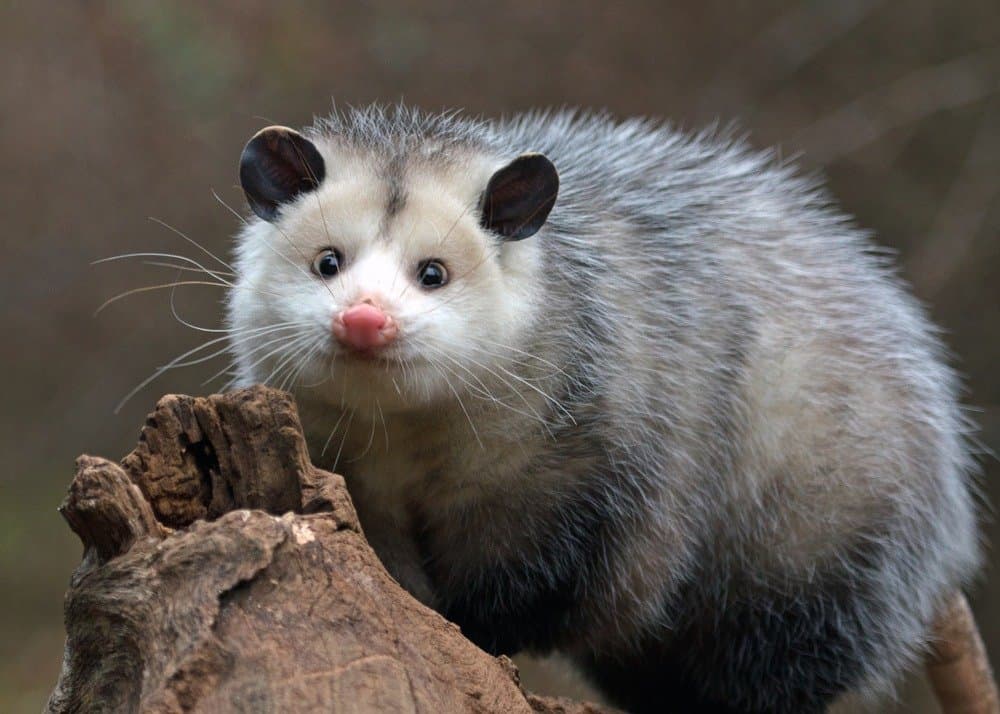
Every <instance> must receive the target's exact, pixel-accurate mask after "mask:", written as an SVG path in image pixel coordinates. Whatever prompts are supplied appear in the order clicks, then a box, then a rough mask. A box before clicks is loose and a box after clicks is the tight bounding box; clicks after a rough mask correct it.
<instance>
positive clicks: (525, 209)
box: [481, 154, 559, 240]
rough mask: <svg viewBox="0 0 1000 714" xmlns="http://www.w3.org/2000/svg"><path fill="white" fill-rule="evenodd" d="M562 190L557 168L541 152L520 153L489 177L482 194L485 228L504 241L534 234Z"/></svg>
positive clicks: (547, 215) (543, 222) (482, 220)
mask: <svg viewBox="0 0 1000 714" xmlns="http://www.w3.org/2000/svg"><path fill="white" fill-rule="evenodd" d="M558 193H559V174H558V172H557V171H556V167H555V166H553V164H552V162H551V161H549V160H548V158H546V157H545V156H543V155H542V154H521V155H520V156H518V157H517V158H516V159H514V160H513V161H511V162H510V163H509V164H507V165H506V166H504V167H503V168H502V169H500V170H498V171H497V172H496V173H495V174H493V176H491V177H490V182H489V183H488V184H487V185H486V192H485V193H484V194H483V215H482V218H481V223H482V226H483V228H485V229H487V230H489V231H493V232H494V233H496V234H498V235H500V236H501V237H502V238H503V239H504V240H522V239H524V238H527V237H528V236H533V235H535V233H537V232H538V229H539V228H541V227H542V226H543V225H544V224H545V219H546V218H548V217H549V211H551V210H552V206H554V205H555V203H556V195H557V194H558Z"/></svg>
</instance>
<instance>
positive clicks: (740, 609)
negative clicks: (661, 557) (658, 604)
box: [581, 582, 887, 714]
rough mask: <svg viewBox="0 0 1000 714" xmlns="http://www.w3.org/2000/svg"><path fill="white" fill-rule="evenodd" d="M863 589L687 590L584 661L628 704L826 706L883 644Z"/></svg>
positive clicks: (779, 709) (767, 708)
mask: <svg viewBox="0 0 1000 714" xmlns="http://www.w3.org/2000/svg"><path fill="white" fill-rule="evenodd" d="M870 595H871V593H867V592H864V588H863V586H862V587H860V588H858V590H857V591H856V590H854V589H853V588H852V587H848V586H847V585H846V584H844V583H836V582H826V583H825V584H824V585H823V586H817V587H813V588H809V589H808V590H800V591H799V592H798V593H794V594H792V593H778V592H775V591H769V592H767V591H765V592H761V591H756V592H746V593H744V594H742V595H740V596H737V597H729V598H726V599H725V601H724V602H718V601H717V602H714V603H711V602H706V600H705V599H704V598H699V596H698V594H696V593H694V594H692V593H687V594H685V595H684V597H683V600H684V601H685V602H684V604H683V605H681V606H680V608H682V609H680V610H674V612H675V615H674V616H672V617H670V618H669V619H671V620H672V621H673V625H672V626H670V627H667V626H663V627H661V628H659V629H658V630H657V631H655V632H650V631H647V634H646V635H644V636H643V637H642V638H641V640H640V642H638V643H637V646H636V647H635V648H634V649H631V650H629V651H627V652H623V653H619V654H615V653H609V652H601V653H599V654H596V655H590V656H587V657H584V658H582V659H581V664H582V666H583V668H584V670H585V672H586V673H587V674H588V675H589V676H590V677H591V679H592V680H593V681H594V683H595V684H597V685H598V687H600V688H601V689H602V690H603V691H604V692H605V694H607V695H608V697H609V698H610V699H611V701H612V702H613V703H615V704H617V705H619V706H621V707H623V708H625V709H627V710H628V711H634V712H654V711H656V712H658V711H665V710H673V711H697V712H718V713H720V714H721V713H723V712H733V713H735V712H742V713H744V714H748V713H757V712H759V713H761V714H763V712H774V713H776V714H783V713H787V714H793V713H794V714H808V713H810V712H824V711H826V709H827V707H828V706H829V705H830V704H832V703H833V701H834V700H835V699H837V697H839V696H840V695H841V694H844V693H846V692H848V691H851V690H854V689H856V688H857V687H859V686H860V685H861V684H862V683H863V682H864V681H865V675H866V672H867V671H868V669H869V668H870V667H872V666H873V664H874V662H873V659H874V658H875V657H876V656H878V655H882V654H887V650H885V649H884V648H886V647H887V643H886V642H885V641H883V640H882V635H880V634H879V633H877V632H875V631H874V630H875V629H876V628H874V627H871V626H870V623H871V622H872V621H873V619H874V621H877V620H878V617H879V612H878V607H879V606H878V605H873V604H872V603H871V601H870V600H869V599H868V597H869V596H870ZM678 615H679V616H678ZM667 619H668V618H665V621H666V620H667Z"/></svg>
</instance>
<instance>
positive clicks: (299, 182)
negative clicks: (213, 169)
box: [240, 126, 326, 221]
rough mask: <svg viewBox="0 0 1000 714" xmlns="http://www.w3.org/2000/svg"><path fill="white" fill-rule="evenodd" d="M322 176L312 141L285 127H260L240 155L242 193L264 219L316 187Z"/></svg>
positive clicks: (254, 210) (323, 166) (322, 170)
mask: <svg viewBox="0 0 1000 714" xmlns="http://www.w3.org/2000/svg"><path fill="white" fill-rule="evenodd" d="M324 176H326V166H325V164H324V163H323V157H322V156H320V154H319V151H318V150H317V149H316V147H315V146H314V145H313V143H312V142H311V141H309V140H308V139H307V138H305V137H304V136H302V135H301V134H300V133H298V132H297V131H295V130H294V129H289V128H288V127H286V126H269V127H267V128H266V129H261V130H260V131H258V132H257V133H256V134H254V136H253V138H252V139H250V141H248V142H247V145H246V146H245V147H244V148H243V155H242V156H240V184H241V185H242V186H243V192H244V193H245V194H246V196H247V201H249V203H250V208H252V209H253V212H254V213H256V214H257V215H258V216H260V217H261V218H263V219H264V220H265V221H273V220H274V219H275V217H276V216H277V214H278V208H279V207H280V205H281V204H282V203H287V202H288V201H291V200H292V199H293V198H295V197H296V196H298V195H299V194H300V193H306V192H308V191H313V190H315V189H316V187H317V186H319V185H320V183H322V181H323V177H324Z"/></svg>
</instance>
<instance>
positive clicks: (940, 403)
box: [231, 107, 978, 711]
mask: <svg viewBox="0 0 1000 714" xmlns="http://www.w3.org/2000/svg"><path fill="white" fill-rule="evenodd" d="M309 136H311V137H312V138H313V139H314V140H315V141H317V142H321V141H328V142H333V143H335V144H336V145H338V146H341V147H350V148H351V150H353V151H355V152H357V153H359V154H360V155H362V156H366V157H368V159H367V160H369V161H370V162H371V163H372V164H373V165H376V166H380V167H383V170H382V172H381V175H382V176H383V177H384V180H385V181H386V183H387V185H388V186H389V191H388V194H387V195H388V196H390V199H389V202H388V208H389V210H388V211H387V216H386V220H389V219H390V218H392V216H393V215H394V214H395V213H396V212H398V210H399V208H400V206H401V205H402V203H403V202H404V201H405V196H406V195H407V189H406V187H407V186H408V185H409V183H408V182H410V181H413V180H416V179H414V178H412V176H415V175H416V176H419V172H414V171H410V170H409V169H410V168H411V167H414V166H421V165H423V166H442V167H443V166H461V165H463V163H465V162H468V161H470V157H478V158H482V157H486V159H488V160H489V161H492V162H493V163H494V164H496V165H501V164H502V163H504V162H506V161H509V160H510V159H511V158H513V157H514V156H517V155H519V154H521V153H523V152H525V151H538V152H541V153H544V154H545V155H546V156H548V157H549V158H550V159H551V160H552V161H553V163H554V164H555V166H556V167H557V168H558V170H559V173H560V182H561V189H560V195H559V198H558V200H557V202H556V205H555V208H554V209H553V210H552V213H551V215H550V217H549V220H548V223H547V224H546V225H545V226H544V227H543V228H542V230H541V231H540V232H539V233H538V234H537V235H535V236H533V237H531V238H529V239H528V241H537V242H538V245H539V246H540V249H541V255H542V266H541V268H540V270H539V271H538V272H537V277H538V280H539V281H540V285H539V294H538V296H537V298H536V299H538V300H540V301H541V304H543V305H544V306H545V312H546V315H547V316H548V319H545V320H541V321H539V322H538V324H534V325H532V329H531V330H529V331H526V332H525V333H524V337H523V341H522V342H520V343H519V344H517V345H514V346H512V347H513V348H516V349H517V350H518V354H521V355H525V357H522V358H521V359H513V358H511V359H507V360H506V361H503V362H502V363H501V366H495V365H494V370H495V371H494V373H493V374H492V375H491V374H489V373H487V372H484V371H481V370H479V369H478V368H477V367H476V366H475V365H472V364H465V365H463V366H462V368H463V369H465V370H466V372H467V373H468V374H469V375H473V373H474V377H475V379H473V378H472V377H469V378H467V379H465V380H458V381H462V384H458V383H457V381H456V387H457V389H458V390H459V392H458V393H456V401H455V402H454V403H452V404H451V407H450V408H449V409H444V410H441V409H440V408H438V409H434V410H427V411H421V412H419V413H415V414H405V413H404V414H398V415H392V416H389V417H386V416H385V415H381V423H380V424H379V426H378V428H379V429H381V428H382V427H383V426H384V427H385V429H386V439H387V442H389V443H391V444H392V448H393V449H395V450H397V451H401V452H404V453H411V454H412V463H413V469H414V475H413V476H412V486H411V488H410V490H409V493H411V495H412V497H411V498H410V500H409V502H408V504H407V508H406V516H405V518H404V517H401V516H400V515H399V514H398V513H396V514H395V515H394V516H393V517H392V518H388V517H384V514H383V511H382V507H381V504H379V503H377V502H372V500H373V498H374V497H373V496H372V492H371V491H369V490H368V488H367V486H366V479H369V478H370V474H369V472H368V471H365V470H364V469H365V468H368V467H367V466H365V464H367V463H368V462H367V461H365V459H366V458H368V457H366V454H367V453H368V450H369V448H370V446H371V439H370V438H369V429H371V433H372V434H375V433H376V421H375V420H376V417H375V416H374V415H371V414H370V415H368V417H365V416H363V415H362V416H357V415H356V414H355V410H351V417H350V420H349V421H346V423H347V426H345V427H343V429H344V432H345V433H344V443H345V444H346V445H347V446H346V447H345V448H346V451H345V453H344V458H343V459H342V460H341V461H340V462H339V464H338V466H340V470H341V471H343V472H345V475H347V477H348V479H349V486H351V487H352V493H353V494H354V496H355V499H356V501H357V503H358V508H359V511H360V513H361V517H362V522H363V523H364V526H365V529H366V532H368V533H369V535H370V536H371V538H372V540H373V543H374V544H375V546H376V548H377V549H378V550H379V552H380V555H382V556H383V559H384V560H385V561H386V563H387V565H388V567H389V568H390V570H392V571H393V573H394V574H395V575H396V576H397V577H398V578H399V579H400V580H401V581H403V582H404V584H406V585H407V586H408V587H410V588H411V589H412V590H414V591H415V592H416V593H417V594H418V595H420V596H421V597H423V598H424V599H425V600H427V601H429V602H431V603H432V604H434V605H435V606H436V607H438V608H439V609H441V610H442V611H443V612H444V613H445V614H447V615H449V616H451V617H453V618H455V619H456V620H457V621H459V624H461V625H462V626H463V628H465V629H466V631H467V632H469V633H470V635H471V636H473V637H474V638H475V639H477V641H478V642H480V644H482V645H483V646H484V647H487V648H490V649H494V650H512V649H518V648H522V647H523V648H529V649H536V650H542V651H544V650H547V649H550V648H557V649H560V650H563V651H566V652H568V653H569V654H570V655H571V656H573V657H575V658H577V659H578V660H580V661H581V662H582V663H584V666H585V667H586V668H587V669H588V671H590V672H591V673H592V674H593V676H594V677H595V680H596V681H598V683H600V684H602V685H603V686H605V687H607V689H608V691H609V692H610V694H611V695H612V696H615V697H618V701H620V702H621V703H623V704H625V705H627V706H630V707H635V708H637V709H642V708H644V707H648V706H655V705H651V702H653V701H655V697H656V696H660V695H663V696H666V695H667V688H668V683H665V684H664V685H663V689H662V691H657V690H653V691H650V692H648V693H646V694H643V696H638V697H632V698H629V694H628V690H629V689H630V688H633V689H634V685H633V684H631V683H630V682H628V681H620V680H621V678H622V677H623V676H625V675H626V674H627V672H626V673H624V674H623V672H622V671H620V670H621V669H622V668H621V667H620V665H621V663H625V664H626V665H628V663H629V662H638V663H642V662H646V663H648V662H650V661H656V662H659V661H661V660H662V662H663V663H664V664H663V666H664V667H676V668H677V669H678V672H680V674H678V675H677V680H678V681H671V682H670V683H669V687H670V688H672V690H671V691H673V690H677V691H680V690H683V691H684V692H685V693H684V694H683V695H678V696H686V697H689V700H688V699H684V700H683V701H690V702H691V705H692V706H702V707H706V710H707V708H710V707H713V706H714V707H717V709H716V710H718V711H809V710H817V711H819V710H821V709H822V707H824V706H825V705H826V703H828V702H829V701H830V700H832V699H834V698H835V697H836V696H838V695H839V694H841V693H842V692H844V691H849V690H850V691H857V690H864V691H876V690H881V689H884V688H885V687H886V686H887V684H889V683H891V682H892V681H893V680H895V679H896V678H897V677H898V675H899V673H900V671H901V670H902V669H903V668H905V667H906V666H908V665H909V664H911V663H912V662H913V661H914V658H915V657H916V656H917V655H918V654H919V653H920V652H921V650H922V648H923V647H924V646H925V644H926V638H927V630H928V624H929V622H930V619H931V617H932V615H933V613H934V610H935V608H936V607H937V606H938V605H939V603H941V601H942V600H943V598H945V597H947V595H948V594H949V593H951V592H952V591H953V590H954V589H955V588H958V587H961V586H962V585H963V584H965V583H966V582H967V581H968V579H969V578H970V576H971V574H972V573H973V572H974V570H975V568H976V565H977V560H978V557H977V544H976V539H977V537H976V527H975V517H974V512H973V510H974V509H973V506H972V502H971V497H970V488H971V487H970V484H969V473H970V469H971V467H972V460H971V458H970V451H969V447H968V444H967V438H966V437H967V433H968V431H969V426H968V423H967V421H966V419H965V417H964V416H963V413H962V411H961V409H960V407H959V405H958V399H957V391H958V384H957V380H956V378H955V376H954V374H953V373H952V371H951V370H950V369H949V368H948V367H947V366H946V364H945V359H944V357H943V351H942V348H941V345H940V343H939V341H938V339H937V336H936V333H935V330H934V329H933V327H932V326H931V325H930V324H929V322H928V321H927V319H926V317H925V315H924V313H923V311H922V310H921V309H920V307H919V306H918V305H917V304H916V302H915V301H914V299H913V298H912V297H911V296H910V295H909V293H908V291H907V289H906V287H905V286H904V285H903V284H902V282H901V281H900V280H899V278H898V277H897V276H896V273H895V271H894V269H893V268H892V266H891V265H890V263H889V261H888V260H887V259H886V258H885V257H884V255H882V254H880V253H878V252H877V251H876V250H875V249H874V246H873V243H872V242H871V240H870V238H869V236H868V235H867V234H866V233H865V232H863V231H861V230H859V229H857V228H856V227H854V226H853V224H852V222H851V221H850V220H849V219H848V218H847V217H845V216H844V215H843V214H841V213H840V212H838V211H837V210H836V209H835V208H833V207H832V206H831V202H830V199H829V198H828V197H827V196H826V194H825V193H824V192H823V191H822V190H821V189H820V188H818V187H817V185H816V183H815V182H814V181H811V180H807V179H803V178H801V177H800V176H799V175H798V174H797V173H796V171H795V170H794V169H793V168H792V167H791V166H789V165H788V164H786V163H783V162H780V161H778V160H777V159H776V158H775V157H774V155H773V154H771V153H758V152H754V151H752V150H751V149H749V148H748V147H747V146H746V145H745V143H743V142H742V141H741V140H737V139H734V138H732V137H730V136H727V135H726V134H725V133H722V134H720V133H716V132H714V131H709V132H704V133H701V134H698V135H694V136H689V135H685V134H682V133H679V132H677V131H674V130H673V129H671V128H669V127H667V126H664V125H661V124H657V123H654V122H650V121H643V120H630V121H625V122H615V121H613V120H612V119H610V118H609V117H607V116H603V115H588V114H576V113H573V112H561V113H553V114H550V113H538V114H529V115H524V116H520V117H515V118H512V119H509V120H503V121H495V122H494V121H478V120H472V119H467V118H463V117H460V116H458V115H454V114H447V115H430V114H424V113H422V112H419V111H416V110H411V109H407V108H403V107H397V108H394V109H382V108H378V107H373V108H367V109H361V110H351V111H348V112H346V113H343V114H335V115H334V116H332V117H330V118H329V119H325V120H322V121H319V122H317V124H316V126H315V127H314V128H313V130H312V132H311V133H310V134H309ZM327 180H330V179H329V178H328V179H327ZM306 200H308V197H306V198H303V199H302V201H303V204H302V205H306V204H305V201H306ZM470 208H471V209H472V210H474V208H475V207H474V206H472V207H470ZM244 240H248V239H247V238H244ZM528 241H526V242H528ZM506 250H508V248H507V247H506V246H498V248H497V254H496V256H495V257H494V259H495V260H500V261H502V260H503V259H504V255H505V253H504V251H506ZM245 267H246V265H244V264H241V263H239V262H238V264H237V269H238V272H240V273H242V272H243V268H245ZM241 309H243V308H242V307H241V304H240V303H239V302H238V301H235V300H234V302H233V304H232V307H231V313H239V311H240V310H241ZM238 317H239V315H238V314H237V315H235V316H233V315H232V314H231V318H232V319H231V322H232V323H233V324H234V325H239V324H241V323H240V320H239V319H237V318H238ZM527 355H531V356H532V357H531V358H528V357H527ZM251 362H252V360H251V359H250V356H249V355H248V356H247V357H246V358H245V359H244V360H243V362H242V365H241V369H242V373H241V380H242V381H245V382H251V381H259V380H261V379H263V378H265V377H266V376H267V375H268V373H269V372H270V371H271V370H270V364H268V365H267V366H268V369H266V370H265V369H264V366H257V367H253V366H251ZM491 364H492V363H491ZM457 369H458V368H456V370H457ZM500 369H504V370H508V371H509V372H512V373H513V374H514V375H516V377H517V378H519V379H520V380H522V381H521V382H517V384H518V385H520V384H522V383H523V384H529V383H530V385H534V386H533V389H534V391H531V390H529V389H528V388H527V387H523V388H519V389H518V390H512V391H517V392H518V394H517V395H516V397H513V396H512V397H511V398H509V399H508V400H507V404H508V405H514V406H517V407H523V408H521V409H513V408H502V407H501V406H499V405H498V404H496V403H495V402H494V403H491V402H490V401H489V400H486V399H480V400H476V399H473V398H471V397H475V396H476V395H475V394H474V392H476V391H477V389H478V387H477V386H476V385H477V384H479V385H482V386H483V388H484V389H487V388H488V390H491V391H492V390H499V389H503V384H502V383H503V382H504V381H505V380H504V379H503V378H502V374H497V372H496V370H500ZM461 374H463V373H459V375H458V376H461ZM477 380H478V381H477ZM511 381H512V378H508V379H507V380H506V382H507V383H508V385H507V386H508V388H510V384H509V383H510V382H511ZM295 391H296V393H297V396H298V399H299V401H300V404H301V408H302V413H303V418H304V420H305V423H306V427H307V430H308V431H310V432H311V433H312V434H313V447H314V448H315V449H316V452H317V456H319V452H320V450H321V447H322V446H323V442H324V441H325V440H326V439H327V435H328V434H329V433H330V430H331V428H334V431H336V430H337V428H338V427H335V426H334V424H335V423H337V424H338V425H339V424H340V423H341V421H343V418H344V416H345V410H344V409H342V408H341V406H340V405H336V404H331V403H329V401H327V400H322V399H318V398H317V397H316V395H315V394H314V393H313V392H312V391H311V390H310V389H309V387H308V385H299V386H297V387H296V388H295ZM535 392H537V393H538V394H536V393H535ZM493 393H496V392H495V391H494V392H493ZM542 393H544V395H545V396H538V395H539V394H542ZM459 394H461V395H463V396H465V397H466V398H465V400H464V401H465V402H467V403H468V405H466V404H464V403H463V404H462V405H461V410H462V412H466V411H468V412H469V413H468V414H466V416H468V417H469V421H473V422H474V423H475V425H476V427H477V428H478V434H473V433H472V432H471V431H470V430H469V429H467V428H465V424H464V422H465V418H463V417H462V413H461V412H459V406H460V405H459V404H458V402H457V399H458V395H459ZM456 415H457V416H456ZM338 420H341V421H338ZM478 441H481V442H482V446H480V444H479V443H477V442H478ZM366 442H367V446H366ZM352 452H353V453H352ZM331 457H332V454H327V455H326V457H325V460H327V461H328V462H332V458H331ZM352 458H353V459H355V460H359V464H358V465H357V466H354V465H353V463H352ZM372 468H376V467H372ZM352 469H357V475H355V474H352ZM456 483H458V484H468V483H474V485H475V493H476V496H475V498H467V499H465V500H463V501H461V502H460V503H456V504H453V503H452V502H451V501H448V499H449V498H450V497H451V496H450V493H451V492H452V491H454V490H455V488H456V486H455V484H456ZM445 502H448V503H449V504H451V505H448V506H447V507H443V506H440V505H439V504H441V503H445ZM390 521H391V523H390ZM741 613H746V615H745V617H744V616H743V615H742V614H741ZM727 618H730V619H727ZM730 620H731V622H730ZM772 621H773V622H772ZM713 623H714V625H713ZM727 623H729V624H727ZM768 623H770V624H768ZM773 623H777V624H773ZM713 627H717V628H718V629H717V630H713V629H712V628H713ZM741 628H742V629H741ZM768 628H772V629H768ZM831 630H835V631H836V632H835V634H834V635H831V634H830V632H831ZM807 631H808V632H807ZM712 632H718V633H720V634H726V635H727V636H728V637H730V638H731V639H732V640H733V641H727V642H723V643H722V644H721V646H717V643H716V644H713V645H712V646H711V647H710V646H708V645H705V646H704V648H703V649H704V651H705V652H706V653H707V652H709V651H711V655H710V656H709V655H708V654H706V655H705V656H704V657H702V658H700V659H699V656H698V650H699V645H698V644H697V643H698V642H704V638H705V637H708V638H709V639H711V633H712ZM804 632H805V633H806V634H803V633H804ZM697 633H702V634H697ZM705 633H709V634H707V635H706V634H705ZM765 635H766V636H765ZM744 636H745V637H744ZM679 638H684V644H683V646H684V647H685V648H687V649H688V650H689V652H688V653H678V652H677V651H676V649H677V646H675V644H676V643H675V644H672V642H674V640H678V641H679ZM824 638H825V639H824ZM797 647H798V648H802V647H815V648H816V649H817V651H813V652H808V653H802V652H795V648H797ZM783 648H784V649H783ZM657 657H659V658H660V659H657ZM767 658H771V659H774V660H775V661H776V663H775V665H774V667H773V668H772V669H766V668H765V669H761V667H762V665H761V662H760V660H762V659H767ZM813 660H817V661H819V662H820V665H815V663H814V662H813ZM786 665H787V666H786ZM616 667H618V668H619V669H616ZM624 669H625V670H627V669H629V667H628V666H626V667H625V668H624ZM638 669H641V667H638ZM664 676H665V677H666V673H664ZM671 676H672V675H671ZM755 677H773V678H774V681H773V682H771V683H770V684H768V685H765V684H764V683H763V682H758V683H757V685H756V686H755V684H754V678H755ZM668 679H669V677H668ZM615 682H617V684H618V689H616V684H615ZM643 697H646V698H643ZM650 697H652V699H650ZM676 701H680V700H676Z"/></svg>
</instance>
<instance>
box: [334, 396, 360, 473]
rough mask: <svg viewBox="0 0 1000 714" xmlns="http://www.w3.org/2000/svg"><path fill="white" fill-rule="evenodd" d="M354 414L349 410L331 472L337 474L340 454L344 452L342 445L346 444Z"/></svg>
mask: <svg viewBox="0 0 1000 714" xmlns="http://www.w3.org/2000/svg"><path fill="white" fill-rule="evenodd" d="M354 412H355V410H354V409H352V410H351V416H350V417H348V419H347V426H345V427H344V436H343V438H341V440H340V447H339V448H338V449H337V456H336V457H334V459H333V468H332V469H331V471H333V472H334V473H337V465H338V464H339V463H340V454H341V453H342V452H343V451H344V444H346V443H347V435H348V434H350V433H351V423H352V422H353V421H354Z"/></svg>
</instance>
